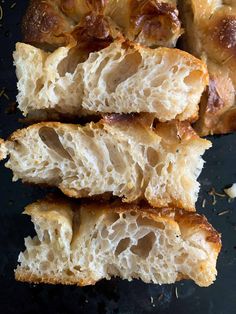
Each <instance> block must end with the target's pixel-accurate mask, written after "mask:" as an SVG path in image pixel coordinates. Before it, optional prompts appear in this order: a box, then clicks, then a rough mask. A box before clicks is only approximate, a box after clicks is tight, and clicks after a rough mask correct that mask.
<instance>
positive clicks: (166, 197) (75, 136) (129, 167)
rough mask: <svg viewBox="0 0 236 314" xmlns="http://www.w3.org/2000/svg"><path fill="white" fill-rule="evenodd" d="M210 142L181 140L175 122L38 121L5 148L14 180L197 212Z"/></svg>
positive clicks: (75, 193)
mask: <svg viewBox="0 0 236 314" xmlns="http://www.w3.org/2000/svg"><path fill="white" fill-rule="evenodd" d="M162 129H163V130H162ZM13 138H14V136H13ZM210 146H211V143H210V142H209V141H207V140H204V139H200V138H198V137H194V138H190V139H182V140H180V139H179V138H178V136H177V133H176V130H175V124H168V125H163V126H162V125H160V126H159V129H158V131H155V130H152V129H151V128H148V127H146V126H145V127H144V126H142V125H141V124H140V125H139V124H138V123H135V122H134V121H127V122H125V123H123V122H115V123H103V124H102V123H97V124H95V123H90V124H87V125H86V126H84V127H80V126H78V125H77V126H76V125H66V124H60V123H56V124H54V123H41V124H36V125H33V126H31V127H29V128H27V129H23V130H22V131H18V132H17V133H16V135H15V138H14V140H13V141H8V142H6V143H5V144H4V149H5V151H6V148H7V150H8V153H9V154H10V158H9V161H8V162H7V163H6V166H7V167H8V168H10V169H11V170H12V171H13V173H14V180H17V179H19V178H20V179H23V181H25V182H32V183H46V184H49V185H53V186H58V187H59V188H60V189H61V190H62V191H63V192H64V193H65V194H67V195H69V196H73V197H84V196H93V195H99V194H103V193H105V192H111V193H112V194H113V195H116V196H119V197H122V198H123V200H124V201H125V202H132V201H135V200H139V199H146V200H147V201H148V202H149V203H150V204H151V205H153V206H155V207H163V206H169V205H171V206H172V205H173V206H179V207H182V208H187V209H192V210H194V208H195V202H196V200H197V195H198V191H199V183H198V182H197V177H198V175H199V174H200V172H201V169H202V167H203V159H202V157H201V155H202V154H203V153H204V151H205V150H206V149H208V148H209V147H210Z"/></svg>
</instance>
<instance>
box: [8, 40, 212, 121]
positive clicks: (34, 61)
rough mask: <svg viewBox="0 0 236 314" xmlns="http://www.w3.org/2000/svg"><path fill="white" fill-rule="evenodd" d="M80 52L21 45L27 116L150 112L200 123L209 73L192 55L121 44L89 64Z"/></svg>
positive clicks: (21, 99) (19, 68) (21, 97)
mask: <svg viewBox="0 0 236 314" xmlns="http://www.w3.org/2000/svg"><path fill="white" fill-rule="evenodd" d="M77 52H78V49H77V48H76V47H74V46H73V47H72V46H68V47H61V48H58V49H57V50H55V51H54V52H53V53H48V52H45V51H43V50H41V49H38V48H35V47H33V46H30V45H26V44H23V43H17V45H16V51H15V52H14V60H15V65H16V74H17V78H18V84H17V86H18V90H19V94H18V96H17V101H18V103H19V108H20V110H21V111H23V114H24V115H27V114H28V113H31V112H35V111H37V110H38V111H42V110H46V111H47V112H49V111H50V110H52V112H55V111H57V112H59V113H62V114H65V115H71V116H79V115H82V114H85V112H86V113H87V114H88V113H90V114H99V113H132V112H148V113H152V114H153V115H154V116H155V117H156V118H158V119H159V120H160V121H169V120H172V119H175V118H176V119H179V120H191V121H193V120H195V119H197V117H198V103H199V101H200V98H201V95H202V92H203V90H204V88H205V86H206V85H207V84H208V73H207V69H206V66H205V64H204V63H203V62H202V61H200V60H198V59H196V58H195V57H193V56H191V55H190V54H188V53H186V52H183V51H180V50H177V49H176V50H173V49H170V48H157V49H150V48H144V47H141V46H139V45H135V44H132V43H128V42H124V41H123V40H117V41H115V42H113V43H112V44H111V45H109V46H108V47H107V48H104V49H103V50H101V51H99V52H94V53H91V54H90V55H89V58H88V59H87V60H86V61H85V62H80V54H79V52H78V53H77Z"/></svg>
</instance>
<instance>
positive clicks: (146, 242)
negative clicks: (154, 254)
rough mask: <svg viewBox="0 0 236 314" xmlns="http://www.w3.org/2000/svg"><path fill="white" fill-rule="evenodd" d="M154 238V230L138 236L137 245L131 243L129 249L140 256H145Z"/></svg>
mask: <svg viewBox="0 0 236 314" xmlns="http://www.w3.org/2000/svg"><path fill="white" fill-rule="evenodd" d="M155 240H156V236H155V234H154V232H152V231H151V232H149V233H148V234H146V235H145V236H144V237H142V238H140V239H139V240H138V243H137V245H132V246H131V248H130V251H131V252H132V253H134V254H135V255H138V256H139V257H141V258H147V257H148V255H149V253H150V251H151V249H152V247H153V244H154V242H155Z"/></svg>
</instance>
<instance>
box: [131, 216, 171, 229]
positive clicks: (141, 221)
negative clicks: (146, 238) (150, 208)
mask: <svg viewBox="0 0 236 314" xmlns="http://www.w3.org/2000/svg"><path fill="white" fill-rule="evenodd" d="M137 225H138V226H139V227H141V226H148V227H154V228H158V229H161V230H164V229H165V225H164V224H163V223H162V222H159V221H154V220H152V219H149V218H148V217H142V216H141V215H140V216H139V217H138V219H137Z"/></svg>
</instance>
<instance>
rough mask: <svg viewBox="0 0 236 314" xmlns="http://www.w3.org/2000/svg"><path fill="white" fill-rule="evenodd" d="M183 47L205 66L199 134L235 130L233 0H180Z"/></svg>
mask: <svg viewBox="0 0 236 314" xmlns="http://www.w3.org/2000/svg"><path fill="white" fill-rule="evenodd" d="M180 3H182V11H183V17H184V20H185V22H184V24H185V29H186V31H185V38H184V47H185V49H186V50H187V51H189V52H191V53H193V54H194V55H195V56H197V57H201V58H203V59H204V60H205V61H206V63H207V66H208V70H209V75H210V83H209V87H208V89H207V91H206V93H205V94H204V97H203V98H202V101H201V106H200V119H199V121H198V123H197V125H196V128H197V131H198V132H199V134H201V135H207V134H221V133H228V132H232V131H236V75H235V72H236V53H235V51H236V37H235V34H236V2H235V1H233V0H228V1H221V0H217V1H205V0H182V1H180Z"/></svg>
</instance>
